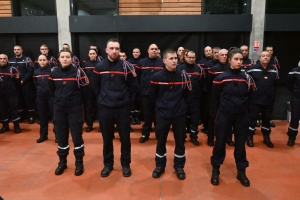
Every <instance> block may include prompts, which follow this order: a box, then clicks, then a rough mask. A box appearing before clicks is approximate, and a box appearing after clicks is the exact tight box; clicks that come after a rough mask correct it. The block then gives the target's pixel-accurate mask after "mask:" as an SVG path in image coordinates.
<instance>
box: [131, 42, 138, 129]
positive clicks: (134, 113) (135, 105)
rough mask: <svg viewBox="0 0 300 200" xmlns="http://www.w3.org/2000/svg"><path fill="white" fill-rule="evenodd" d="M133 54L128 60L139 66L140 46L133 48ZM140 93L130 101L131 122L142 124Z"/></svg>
mask: <svg viewBox="0 0 300 200" xmlns="http://www.w3.org/2000/svg"><path fill="white" fill-rule="evenodd" d="M132 56H133V58H129V59H128V62H129V63H131V64H132V65H133V66H134V67H136V66H137V64H138V62H139V61H140V60H141V51H140V49H139V48H134V49H133V50H132ZM140 108H141V104H140V95H139V93H136V94H135V97H133V99H132V102H131V103H130V109H131V122H130V123H131V124H132V125H135V124H141V120H140V112H141V111H140Z"/></svg>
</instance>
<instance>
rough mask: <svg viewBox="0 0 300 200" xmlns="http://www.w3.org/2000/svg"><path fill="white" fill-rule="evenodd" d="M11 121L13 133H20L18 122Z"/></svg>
mask: <svg viewBox="0 0 300 200" xmlns="http://www.w3.org/2000/svg"><path fill="white" fill-rule="evenodd" d="M13 123H14V129H15V133H16V134H19V133H21V128H20V125H19V122H18V121H16V122H13Z"/></svg>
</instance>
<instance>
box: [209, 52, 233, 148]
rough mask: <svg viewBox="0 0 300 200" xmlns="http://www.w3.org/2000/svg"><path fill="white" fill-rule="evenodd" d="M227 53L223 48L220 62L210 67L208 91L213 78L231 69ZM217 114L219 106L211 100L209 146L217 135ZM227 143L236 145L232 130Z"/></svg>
mask: <svg viewBox="0 0 300 200" xmlns="http://www.w3.org/2000/svg"><path fill="white" fill-rule="evenodd" d="M227 55H228V50H227V49H221V50H220V51H219V56H218V59H219V63H218V64H216V65H214V66H213V67H211V68H210V70H209V71H208V77H207V79H208V80H207V82H206V89H207V90H208V91H211V87H212V83H213V80H214V79H215V78H216V77H217V76H219V75H220V74H223V73H224V72H225V71H227V70H228V69H229V65H228V64H227ZM216 115H217V107H216V106H215V105H214V104H213V103H212V102H211V103H210V109H209V122H208V123H209V124H208V133H207V144H208V145H209V146H213V145H214V137H215V133H214V132H215V129H214V122H215V118H216ZM227 144H228V145H229V146H234V142H233V141H232V134H231V132H228V137H227Z"/></svg>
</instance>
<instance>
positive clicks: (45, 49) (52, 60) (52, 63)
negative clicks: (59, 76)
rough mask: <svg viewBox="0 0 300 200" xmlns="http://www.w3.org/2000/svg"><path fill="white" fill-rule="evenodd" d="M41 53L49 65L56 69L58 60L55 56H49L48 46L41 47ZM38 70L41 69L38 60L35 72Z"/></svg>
mask: <svg viewBox="0 0 300 200" xmlns="http://www.w3.org/2000/svg"><path fill="white" fill-rule="evenodd" d="M40 52H41V54H42V55H44V56H46V57H47V60H48V64H49V65H50V67H51V68H55V67H56V66H57V60H56V59H55V58H54V57H53V56H50V55H49V48H48V46H47V45H46V44H42V45H41V47H40ZM38 68H39V62H38V58H37V59H35V61H34V70H37V69H38Z"/></svg>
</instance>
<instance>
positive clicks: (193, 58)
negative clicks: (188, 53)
mask: <svg viewBox="0 0 300 200" xmlns="http://www.w3.org/2000/svg"><path fill="white" fill-rule="evenodd" d="M187 58H188V59H191V60H192V59H196V58H195V57H187Z"/></svg>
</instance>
